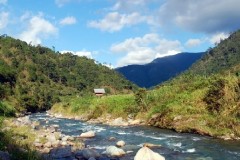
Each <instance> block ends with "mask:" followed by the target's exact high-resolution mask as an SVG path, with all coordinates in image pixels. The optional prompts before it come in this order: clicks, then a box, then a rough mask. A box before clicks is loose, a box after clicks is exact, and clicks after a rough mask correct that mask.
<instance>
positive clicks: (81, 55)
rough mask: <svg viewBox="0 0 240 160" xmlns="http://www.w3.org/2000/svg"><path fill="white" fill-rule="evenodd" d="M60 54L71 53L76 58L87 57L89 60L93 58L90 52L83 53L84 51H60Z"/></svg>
mask: <svg viewBox="0 0 240 160" xmlns="http://www.w3.org/2000/svg"><path fill="white" fill-rule="evenodd" d="M60 53H62V54H64V53H72V54H74V55H77V56H79V57H83V56H85V57H88V58H90V59H93V56H92V54H93V53H92V52H90V51H85V50H82V51H76V52H74V51H67V50H63V51H60Z"/></svg>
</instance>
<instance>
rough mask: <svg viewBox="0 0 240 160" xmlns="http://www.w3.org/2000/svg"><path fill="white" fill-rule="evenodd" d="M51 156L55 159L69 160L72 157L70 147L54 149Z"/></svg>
mask: <svg viewBox="0 0 240 160" xmlns="http://www.w3.org/2000/svg"><path fill="white" fill-rule="evenodd" d="M50 154H51V156H52V158H53V159H61V158H67V157H71V156H72V152H71V148H70V147H65V148H54V149H52V150H51V152H50Z"/></svg>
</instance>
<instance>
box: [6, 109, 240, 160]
mask: <svg viewBox="0 0 240 160" xmlns="http://www.w3.org/2000/svg"><path fill="white" fill-rule="evenodd" d="M111 121H112V122H113V121H115V122H116V121H118V122H117V123H113V124H116V125H113V126H109V125H105V124H98V123H96V122H98V121H94V123H93V122H92V121H90V122H84V121H81V120H76V118H74V119H73V118H71V119H70V118H69V119H66V118H63V116H61V115H51V114H49V113H37V114H32V115H30V116H26V117H22V118H18V119H15V120H14V121H12V122H11V123H12V125H10V126H6V127H5V128H3V130H9V129H11V127H14V126H18V127H20V126H28V127H30V129H31V132H33V133H34V135H35V136H34V139H33V140H32V146H33V148H34V149H36V150H37V151H38V153H39V154H41V155H42V156H43V158H44V159H61V160H78V159H79V160H88V159H90V160H94V159H96V160H117V159H120V160H133V159H134V158H135V160H137V159H139V157H142V158H141V160H144V159H143V157H144V155H147V154H150V155H151V156H152V157H155V158H152V159H151V160H154V159H163V158H165V159H169V160H190V159H194V160H213V159H214V160H218V159H219V160H220V159H221V160H222V159H225V160H238V159H240V142H238V141H224V140H219V139H214V138H211V137H207V136H200V135H196V134H187V133H182V134H179V133H176V132H172V131H169V130H162V129H159V128H154V127H149V126H144V125H142V126H138V125H135V124H130V122H128V121H125V120H123V119H121V118H118V119H111V120H109V124H111ZM121 121H122V122H123V123H121ZM139 121H140V123H139V124H143V122H141V120H139ZM120 124H121V125H120ZM123 124H124V125H123ZM23 139H24V138H23ZM4 154H5V153H4ZM160 157H161V158H160Z"/></svg>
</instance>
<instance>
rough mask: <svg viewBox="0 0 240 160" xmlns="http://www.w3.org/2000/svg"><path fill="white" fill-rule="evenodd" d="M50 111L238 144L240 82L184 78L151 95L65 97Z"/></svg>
mask: <svg viewBox="0 0 240 160" xmlns="http://www.w3.org/2000/svg"><path fill="white" fill-rule="evenodd" d="M50 112H51V113H53V114H56V115H58V114H61V116H64V117H69V118H75V119H81V120H85V121H89V120H90V121H92V122H97V123H106V124H111V122H113V121H114V120H115V119H121V118H122V119H123V120H125V122H126V124H130V123H128V122H129V120H130V121H134V122H136V121H138V122H145V124H149V125H152V126H156V127H159V128H167V129H173V130H175V131H177V132H190V133H198V134H201V135H209V136H212V137H217V138H222V139H239V137H240V128H239V127H240V79H239V76H236V75H235V74H229V75H227V76H225V75H224V74H223V75H217V74H215V75H212V76H208V77H206V76H200V75H192V74H183V75H181V76H179V77H178V78H175V79H174V80H172V81H169V82H166V83H164V84H162V85H160V86H158V87H157V88H156V89H154V90H150V91H146V90H144V89H140V90H139V91H137V92H136V93H135V94H128V95H113V96H104V97H102V98H97V97H86V98H83V97H68V98H65V99H62V102H61V103H57V104H55V105H54V106H53V107H52V109H51V111H50ZM135 120H136V121H135Z"/></svg>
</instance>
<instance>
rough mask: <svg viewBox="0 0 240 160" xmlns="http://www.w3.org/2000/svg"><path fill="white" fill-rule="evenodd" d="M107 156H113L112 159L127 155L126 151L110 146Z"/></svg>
mask: <svg viewBox="0 0 240 160" xmlns="http://www.w3.org/2000/svg"><path fill="white" fill-rule="evenodd" d="M106 154H107V155H109V156H111V157H121V156H123V155H125V154H126V153H125V152H124V150H122V149H120V148H117V147H115V146H109V147H107V149H106Z"/></svg>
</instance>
